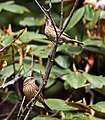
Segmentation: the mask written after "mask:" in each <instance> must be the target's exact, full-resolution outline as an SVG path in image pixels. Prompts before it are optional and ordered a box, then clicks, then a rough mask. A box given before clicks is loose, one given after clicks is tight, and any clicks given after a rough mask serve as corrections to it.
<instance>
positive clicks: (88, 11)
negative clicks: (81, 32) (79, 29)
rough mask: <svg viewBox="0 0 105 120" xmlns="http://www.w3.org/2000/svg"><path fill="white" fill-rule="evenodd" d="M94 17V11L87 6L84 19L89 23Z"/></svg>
mask: <svg viewBox="0 0 105 120" xmlns="http://www.w3.org/2000/svg"><path fill="white" fill-rule="evenodd" d="M93 17H94V11H93V9H92V8H91V7H90V6H89V5H85V14H84V18H85V19H86V20H88V21H91V20H92V19H93Z"/></svg>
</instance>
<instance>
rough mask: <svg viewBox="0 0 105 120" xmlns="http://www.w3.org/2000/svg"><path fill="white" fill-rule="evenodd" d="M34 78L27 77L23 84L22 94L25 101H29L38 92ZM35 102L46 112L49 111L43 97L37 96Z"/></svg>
mask: <svg viewBox="0 0 105 120" xmlns="http://www.w3.org/2000/svg"><path fill="white" fill-rule="evenodd" d="M35 81H36V78H34V77H27V78H26V79H25V80H24V82H23V93H24V95H25V96H26V97H27V99H29V100H31V99H32V98H33V97H34V96H35V95H36V94H37V92H38V89H39V88H38V86H37V85H36V84H35ZM37 100H38V101H39V102H41V103H42V104H43V106H44V107H45V109H46V110H47V111H51V109H50V108H49V107H48V105H47V104H46V103H45V101H44V98H43V95H42V94H39V95H38V97H37Z"/></svg>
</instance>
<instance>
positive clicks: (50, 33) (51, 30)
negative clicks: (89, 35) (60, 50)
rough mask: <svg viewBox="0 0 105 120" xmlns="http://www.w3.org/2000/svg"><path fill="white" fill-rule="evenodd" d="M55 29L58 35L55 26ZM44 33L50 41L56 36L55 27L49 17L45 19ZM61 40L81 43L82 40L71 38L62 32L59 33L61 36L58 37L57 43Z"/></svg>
mask: <svg viewBox="0 0 105 120" xmlns="http://www.w3.org/2000/svg"><path fill="white" fill-rule="evenodd" d="M56 31H57V34H58V35H59V33H60V29H59V28H57V27H56ZM45 34H46V36H47V37H48V38H49V40H51V41H52V42H55V38H56V37H57V36H56V32H55V29H54V27H53V24H52V22H51V20H50V19H47V20H46V26H45ZM63 42H76V43H79V44H83V42H80V41H78V40H74V39H72V38H71V37H70V36H69V35H67V34H66V33H64V32H63V33H62V34H61V36H60V38H59V43H63Z"/></svg>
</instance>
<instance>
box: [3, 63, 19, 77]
mask: <svg viewBox="0 0 105 120" xmlns="http://www.w3.org/2000/svg"><path fill="white" fill-rule="evenodd" d="M15 67H16V70H18V69H19V67H20V65H19V64H15ZM13 73H14V69H13V65H9V66H7V67H6V68H5V69H4V70H3V71H2V76H3V77H7V78H8V77H10V76H11V75H12V74H13Z"/></svg>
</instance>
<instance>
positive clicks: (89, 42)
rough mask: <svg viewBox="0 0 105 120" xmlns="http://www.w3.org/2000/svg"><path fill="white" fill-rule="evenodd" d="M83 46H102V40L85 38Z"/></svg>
mask: <svg viewBox="0 0 105 120" xmlns="http://www.w3.org/2000/svg"><path fill="white" fill-rule="evenodd" d="M84 46H97V47H104V48H105V45H104V44H103V41H101V40H92V39H86V40H84Z"/></svg>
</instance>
